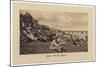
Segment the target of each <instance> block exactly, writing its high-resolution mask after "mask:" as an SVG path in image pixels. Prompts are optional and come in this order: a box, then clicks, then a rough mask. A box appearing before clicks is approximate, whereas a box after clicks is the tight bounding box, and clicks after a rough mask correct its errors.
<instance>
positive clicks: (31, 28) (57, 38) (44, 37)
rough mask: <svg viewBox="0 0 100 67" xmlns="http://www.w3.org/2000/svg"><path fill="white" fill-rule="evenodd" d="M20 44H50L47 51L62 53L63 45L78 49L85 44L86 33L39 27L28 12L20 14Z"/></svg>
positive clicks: (86, 39)
mask: <svg viewBox="0 0 100 67" xmlns="http://www.w3.org/2000/svg"><path fill="white" fill-rule="evenodd" d="M20 32H21V33H20V42H21V43H23V42H29V41H40V42H50V46H49V49H53V50H54V49H56V50H58V51H60V52H61V51H62V49H63V45H70V44H73V45H75V46H77V47H80V46H82V45H84V44H87V41H88V34H87V31H67V32H66V31H61V30H57V29H53V28H49V27H48V26H45V25H40V24H39V23H38V20H37V19H35V18H34V17H32V15H31V14H30V13H28V12H26V13H25V14H20Z"/></svg>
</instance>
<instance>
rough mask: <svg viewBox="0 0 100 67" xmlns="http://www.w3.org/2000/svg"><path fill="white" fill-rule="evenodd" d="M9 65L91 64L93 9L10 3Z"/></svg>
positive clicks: (92, 57)
mask: <svg viewBox="0 0 100 67" xmlns="http://www.w3.org/2000/svg"><path fill="white" fill-rule="evenodd" d="M11 24H12V44H11V48H12V49H11V56H12V57H11V64H12V65H27V64H28V65H30V64H48V63H63V62H81V61H94V60H95V37H94V36H95V28H94V26H95V7H94V6H81V5H66V4H49V3H34V2H12V22H11Z"/></svg>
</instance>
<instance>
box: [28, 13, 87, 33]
mask: <svg viewBox="0 0 100 67" xmlns="http://www.w3.org/2000/svg"><path fill="white" fill-rule="evenodd" d="M28 12H29V13H30V14H31V15H32V16H33V17H34V18H35V19H37V20H38V23H39V24H41V25H46V26H49V27H50V28H55V29H59V30H63V31H87V30H88V13H72V12H49V11H48V12H46V11H28Z"/></svg>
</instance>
